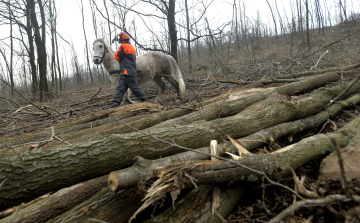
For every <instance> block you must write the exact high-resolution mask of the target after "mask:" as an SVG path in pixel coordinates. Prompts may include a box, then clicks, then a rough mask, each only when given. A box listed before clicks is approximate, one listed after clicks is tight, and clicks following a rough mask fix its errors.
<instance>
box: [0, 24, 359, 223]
mask: <svg viewBox="0 0 360 223" xmlns="http://www.w3.org/2000/svg"><path fill="white" fill-rule="evenodd" d="M327 32H328V33H327V34H326V37H324V36H322V35H319V34H317V35H318V37H316V38H315V37H314V38H313V39H316V41H314V43H313V45H312V49H311V50H308V49H306V47H305V46H304V43H302V42H301V41H300V42H299V43H298V44H297V45H295V46H294V51H293V54H292V56H290V54H289V47H288V45H284V46H282V43H279V45H277V46H276V42H275V41H274V39H273V40H271V41H269V40H262V44H260V46H261V49H258V50H257V51H256V52H255V58H250V57H249V56H247V54H246V52H245V51H244V52H242V53H241V54H237V53H235V52H233V53H231V54H230V57H231V58H230V59H229V70H230V73H229V74H227V75H223V74H222V72H221V69H220V68H218V67H214V66H211V64H214V63H213V62H212V61H211V60H210V59H208V60H207V59H206V58H202V59H198V60H197V61H196V63H195V64H194V65H195V67H196V68H194V71H193V72H192V73H191V74H186V73H185V72H183V75H184V77H185V78H184V79H185V82H186V86H187V90H186V93H185V94H184V95H183V101H177V100H176V93H175V91H174V89H173V88H172V87H171V86H170V85H168V88H167V90H166V92H165V94H164V96H163V98H162V100H161V101H160V104H161V105H162V106H164V108H165V109H167V110H171V109H175V108H178V107H183V106H184V105H186V104H188V103H190V102H193V101H196V102H199V101H204V100H207V99H209V98H212V97H215V96H218V95H220V94H222V93H225V92H232V91H237V90H239V89H240V88H244V87H246V86H242V85H237V84H228V83H219V82H214V81H211V80H210V79H209V77H210V78H211V77H218V78H220V77H221V78H228V79H233V80H243V81H256V80H260V79H265V78H271V77H273V76H279V75H286V74H291V73H296V72H302V71H308V70H310V69H311V68H312V67H313V66H315V65H316V64H317V62H319V63H318V65H317V66H316V67H315V68H313V69H314V70H319V69H324V68H330V67H341V66H346V65H349V64H353V63H358V62H359V58H360V39H359V38H358V36H359V33H357V34H354V35H350V36H349V37H347V38H344V39H341V38H342V37H344V36H347V35H349V33H352V32H357V31H355V29H354V28H346V27H345V28H342V27H337V29H333V30H328V31H327ZM339 39H341V41H339V42H336V43H334V42H335V41H337V40H339ZM283 41H288V39H286V37H284V40H282V41H280V42H283ZM333 43H334V44H333ZM331 44H332V45H331ZM327 45H330V46H329V47H327ZM327 50H328V53H326V54H325V55H324V56H323V57H322V58H321V59H320V57H321V56H322V55H323V54H324V53H325V52H326V51H327ZM248 52H251V50H249V51H248ZM249 54H251V53H249ZM319 59H320V60H319ZM318 60H319V61H318ZM180 66H181V69H182V70H186V67H185V66H184V64H180ZM358 75H360V70H359V69H358V70H357V71H356V72H355V73H352V74H347V75H344V76H343V79H342V80H340V81H338V82H337V83H331V84H328V85H327V86H326V87H330V86H333V85H336V84H340V83H341V82H343V83H346V82H348V81H350V80H353V79H354V78H356V77H357V76H358ZM280 85H283V83H282V84H279V83H273V84H268V85H264V86H263V87H265V88H268V87H275V86H280ZM142 88H143V89H144V91H145V93H146V94H147V96H148V97H149V99H150V100H151V102H154V99H155V97H156V94H157V90H158V87H157V86H156V85H155V84H154V83H152V82H151V83H147V84H144V85H142ZM100 89H101V90H100ZM99 90H100V92H99ZM114 91H115V87H114V86H112V85H111V84H110V83H108V82H107V83H102V84H96V85H95V84H93V85H88V86H81V87H80V88H78V89H72V90H66V91H64V92H61V93H57V94H54V95H53V97H52V98H51V99H49V100H48V101H47V102H45V103H43V104H41V105H42V106H48V108H47V109H48V111H50V112H51V115H50V116H49V115H44V113H43V112H40V111H39V110H38V109H35V108H34V107H33V106H29V107H27V108H24V106H28V105H29V104H30V103H29V102H28V101H25V100H24V99H23V98H21V97H19V96H16V97H14V98H11V99H9V100H0V107H1V110H2V111H1V117H0V119H1V122H0V138H1V139H6V138H12V137H15V136H19V135H22V134H27V133H31V132H35V131H37V130H41V129H44V128H47V127H51V126H54V125H56V124H60V123H65V122H68V121H70V120H75V119H78V118H80V117H83V116H85V115H88V114H93V113H95V112H98V111H100V110H102V108H101V107H102V106H104V105H108V104H109V103H110V101H111V99H112V97H113V94H114ZM309 93H311V92H307V93H305V94H302V95H297V97H304V96H306V95H309ZM95 95H96V96H95ZM131 98H132V99H133V100H135V101H138V100H137V99H136V98H135V97H134V96H133V95H132V96H131ZM37 104H38V103H37ZM20 108H22V109H20ZM19 109H20V110H19ZM144 112H145V113H146V111H143V112H142V113H144ZM359 112H360V110H359V108H358V107H353V108H351V109H348V110H344V111H342V112H341V113H340V115H338V116H337V117H336V118H335V119H333V120H331V121H332V123H331V124H327V125H325V126H323V127H324V128H323V129H321V132H322V133H328V132H334V131H335V130H337V129H339V128H341V127H342V126H344V125H345V124H346V123H348V122H349V121H351V120H352V119H354V118H355V117H356V116H357V115H358V114H359ZM59 113H61V114H62V115H60V114H59ZM134 115H139V114H135V113H134ZM319 132H320V129H314V130H312V131H309V132H306V133H304V134H299V135H295V136H294V138H293V142H297V141H300V140H301V139H302V138H305V137H309V136H311V135H316V134H318V133H319ZM282 146H285V145H282ZM258 151H259V152H261V151H262V148H259V150H258ZM320 163H321V160H316V161H313V162H311V163H308V164H307V165H305V166H303V167H301V168H299V169H298V170H297V171H296V173H297V175H298V176H300V175H305V176H306V178H307V185H309V186H314V185H315V184H321V182H319V181H318V174H319V167H320ZM281 183H283V184H285V185H287V186H289V187H291V188H294V182H293V179H292V178H287V179H283V180H282V182H281ZM351 186H352V188H354V190H355V191H357V194H359V193H360V191H359V183H358V180H355V181H354V182H352V185H351ZM314 187H315V186H314ZM330 187H331V190H332V191H334V192H336V191H337V192H338V191H341V190H342V189H341V182H340V181H334V182H332V183H331V185H330ZM248 190H249V191H248V192H247V193H246V194H245V195H244V196H243V197H242V198H241V200H240V201H239V203H238V204H237V205H236V206H235V208H234V209H233V211H232V212H231V213H230V215H229V216H227V218H226V219H227V220H228V222H266V221H268V220H270V219H271V218H272V217H274V216H275V215H276V214H278V213H279V212H280V211H281V210H283V209H285V208H286V207H288V206H290V205H291V204H292V203H293V201H294V197H293V196H292V194H290V193H289V192H288V191H285V190H284V189H281V188H279V187H275V186H272V185H266V186H265V188H264V187H262V186H261V183H259V184H254V185H252V187H251V189H248ZM350 208H353V206H351V207H349V206H347V204H346V203H345V204H344V203H342V204H338V205H335V206H324V207H321V208H319V207H306V208H302V209H300V210H299V211H297V212H296V214H295V215H293V216H290V217H288V218H287V220H286V222H304V221H306V219H308V220H309V221H308V222H310V221H312V222H343V221H344V210H349V209H350ZM224 217H225V216H224ZM310 217H311V218H312V219H313V220H311V219H310ZM358 222H359V221H358Z"/></svg>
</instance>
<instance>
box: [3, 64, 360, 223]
mask: <svg viewBox="0 0 360 223" xmlns="http://www.w3.org/2000/svg"><path fill="white" fill-rule="evenodd" d="M356 66H358V65H356ZM356 66H355V65H354V66H352V67H356ZM352 67H350V68H352ZM326 71H328V72H325V71H324V72H323V73H321V74H318V75H317V76H312V77H307V78H304V79H301V80H299V81H295V80H291V83H288V84H287V85H284V86H281V87H277V88H271V89H268V90H265V91H261V92H257V91H254V92H255V93H254V94H252V95H251V94H250V95H247V96H246V97H234V98H232V100H226V99H227V98H230V97H229V94H223V95H220V96H218V97H217V98H216V99H211V100H209V101H205V102H202V103H198V102H192V103H189V104H187V105H184V106H183V107H181V108H178V109H176V110H169V111H164V110H161V106H159V105H154V104H147V103H141V104H134V105H127V106H124V107H120V108H115V109H111V110H106V111H100V112H98V113H96V114H92V115H89V116H86V117H83V118H81V119H78V120H75V121H72V122H68V123H65V124H62V125H57V126H54V127H52V128H48V129H44V130H42V131H38V132H36V133H32V134H28V135H23V136H21V137H15V138H12V139H6V140H4V141H3V143H2V144H0V149H1V150H2V154H3V155H2V156H1V157H0V210H6V209H8V208H12V207H13V206H16V205H20V206H18V210H17V211H13V212H15V213H13V214H12V215H10V216H8V217H6V218H4V219H2V220H0V223H1V222H88V221H91V220H94V221H98V222H100V221H101V222H128V221H133V222H143V221H145V220H147V222H183V221H185V220H186V221H188V222H189V221H190V222H194V221H196V222H224V221H226V220H225V218H226V217H227V215H228V214H229V213H230V211H231V210H232V209H233V208H234V206H235V205H236V204H237V203H238V202H239V200H240V199H241V197H242V195H243V194H244V193H246V190H247V185H249V183H253V182H260V183H261V182H262V181H264V180H266V181H267V182H269V183H270V184H273V185H276V186H279V187H284V188H285V189H287V190H289V191H291V193H294V194H295V195H296V196H297V197H298V199H299V200H302V199H304V196H305V195H303V194H301V192H300V191H299V190H297V189H296V190H293V189H292V188H288V187H286V186H284V185H282V184H280V183H278V181H279V180H281V179H283V178H285V177H288V176H291V174H292V173H293V172H292V170H296V169H298V168H300V167H301V166H303V165H304V164H306V163H308V162H310V161H312V160H315V159H319V158H323V157H325V156H326V155H328V154H330V153H331V152H332V151H333V150H334V142H336V145H337V146H338V147H339V148H344V147H346V146H347V145H348V144H349V142H350V141H351V140H352V139H353V138H354V136H355V135H356V134H359V132H360V116H358V117H356V118H354V119H353V120H352V121H351V122H349V123H348V124H347V125H345V126H344V127H343V128H341V129H339V130H338V131H335V132H333V133H331V134H317V135H314V136H311V137H307V138H304V139H303V140H301V141H299V142H296V143H291V139H292V137H294V136H295V135H297V134H301V133H304V132H307V131H309V130H313V129H318V128H321V127H322V126H323V125H324V123H326V122H327V121H328V120H329V119H331V118H334V117H335V116H337V115H338V114H339V113H341V111H343V110H344V109H347V108H350V107H353V106H356V105H357V104H359V103H360V95H359V94H357V93H358V92H359V90H360V82H356V83H355V81H353V82H354V83H351V82H349V83H347V84H338V83H337V81H338V80H339V78H340V75H339V73H337V70H336V69H332V70H326ZM303 75H309V74H308V73H304V74H302V75H291V77H292V78H293V77H299V76H303ZM218 81H219V80H218ZM289 82H290V81H289ZM329 82H336V84H332V86H331V87H324V85H325V84H327V83H329ZM351 84H353V85H352V86H351V88H349V89H347V88H348V86H350V85H351ZM314 89H316V90H314ZM345 89H346V91H345V92H344V90H345ZM313 90H314V91H313ZM305 92H307V94H308V95H306V96H302V97H298V95H299V94H300V93H305ZM308 92H311V93H310V94H309V93H308ZM340 94H342V98H340V99H339V100H340V101H338V102H337V103H333V104H332V105H330V106H328V105H329V103H330V101H331V100H333V99H334V98H336V97H337V96H339V95H340ZM137 109H148V110H153V111H154V112H153V113H150V114H146V115H138V116H132V113H131V111H134V110H137ZM56 137H57V138H58V139H60V138H61V140H54V139H56ZM284 138H287V139H288V140H287V142H286V145H287V146H285V147H284V148H280V146H279V145H278V142H279V141H280V140H281V139H284ZM228 139H231V140H230V141H229V140H228ZM234 139H235V140H234ZM212 140H217V141H218V142H219V145H218V148H219V152H218V155H211V151H210V146H209V143H210V141H212ZM39 141H42V142H46V143H39ZM34 142H37V143H34ZM34 144H35V145H34ZM262 146H266V147H267V148H272V149H273V151H272V152H271V153H268V154H257V153H253V152H254V151H255V150H256V149H257V148H259V147H262ZM239 151H240V152H239ZM248 151H250V152H248ZM211 157H216V158H217V159H218V160H217V159H213V160H210V158H211ZM234 159H236V160H234ZM230 182H231V183H230ZM229 184H230V185H229ZM214 188H215V189H214ZM214 191H217V192H214ZM47 193H50V195H49V196H47V197H44V198H42V199H39V200H36V202H33V204H31V205H26V207H24V206H23V208H20V207H21V204H22V203H23V202H29V201H31V200H33V199H35V198H37V197H40V196H42V195H44V194H47ZM166 197H170V198H171V199H170V200H171V201H170V202H169V200H167V199H166ZM215 197H218V199H219V202H214V199H215ZM356 199H357V197H353V200H354V201H355V200H356ZM214 203H219V204H220V205H219V204H218V205H217V206H216V208H214V207H213V206H214V205H215V204H214ZM152 205H155V206H161V205H164V207H165V208H163V209H161V210H162V211H161V213H156V212H154V213H155V214H152V213H153V208H154V207H152ZM49 207H51V208H49ZM150 209H151V210H150ZM8 213H9V212H8ZM142 213H144V214H142ZM286 215H287V214H286V213H284V214H283V215H281V216H280V217H279V216H276V217H277V219H283V218H284V217H286ZM275 220H276V219H275Z"/></svg>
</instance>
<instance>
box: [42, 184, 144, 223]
mask: <svg viewBox="0 0 360 223" xmlns="http://www.w3.org/2000/svg"><path fill="white" fill-rule="evenodd" d="M140 206H141V195H139V194H137V193H136V189H133V188H132V189H128V190H124V191H120V192H117V193H114V192H112V191H111V190H110V189H109V188H104V189H102V190H101V191H99V192H98V193H97V194H95V195H94V196H93V197H91V198H90V199H89V200H87V201H85V202H83V203H82V204H80V205H78V206H76V207H74V208H72V209H71V210H70V211H68V212H65V213H63V214H62V215H59V216H58V217H56V218H54V219H51V220H50V221H48V222H47V223H61V222H74V223H78V222H89V220H90V218H94V219H96V220H103V221H106V222H116V223H122V222H127V221H128V219H129V218H130V217H131V215H132V214H133V213H134V212H135V211H136V210H137V209H138V208H139V207H140Z"/></svg>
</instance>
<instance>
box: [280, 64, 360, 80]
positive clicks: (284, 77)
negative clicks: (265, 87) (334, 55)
mask: <svg viewBox="0 0 360 223" xmlns="http://www.w3.org/2000/svg"><path fill="white" fill-rule="evenodd" d="M357 67H360V63H356V64H350V65H348V66H344V67H333V68H327V69H323V70H309V71H304V72H300V73H295V74H289V75H283V76H276V77H275V78H277V79H288V78H297V77H302V76H309V75H314V74H322V73H326V72H338V71H341V70H343V71H346V70H351V69H353V68H357Z"/></svg>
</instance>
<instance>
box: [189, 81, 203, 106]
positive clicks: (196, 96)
mask: <svg viewBox="0 0 360 223" xmlns="http://www.w3.org/2000/svg"><path fill="white" fill-rule="evenodd" d="M188 88H189V89H190V90H191V92H192V93H193V94H194V95H195V98H196V100H197V101H198V102H199V104H200V107H201V108H203V106H202V104H201V101H200V99H199V98H198V95H197V94H196V93H195V92H194V90H193V89H192V88H191V87H190V86H188Z"/></svg>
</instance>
